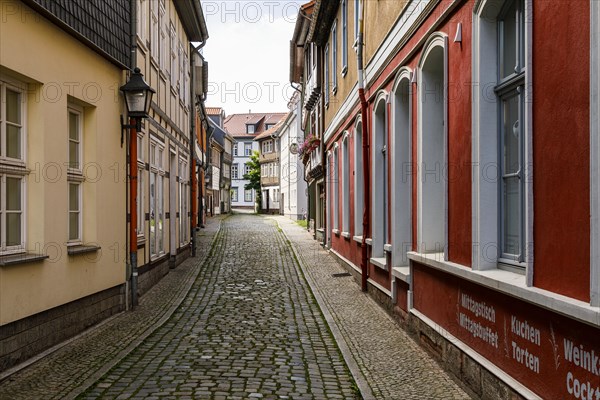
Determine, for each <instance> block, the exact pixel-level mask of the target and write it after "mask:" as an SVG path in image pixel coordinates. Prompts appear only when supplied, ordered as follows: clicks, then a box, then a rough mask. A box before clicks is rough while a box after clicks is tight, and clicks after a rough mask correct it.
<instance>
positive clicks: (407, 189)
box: [390, 67, 413, 268]
mask: <svg viewBox="0 0 600 400" xmlns="http://www.w3.org/2000/svg"><path fill="white" fill-rule="evenodd" d="M412 77H413V72H412V70H410V68H408V67H402V68H401V69H400V71H399V72H398V74H397V76H396V79H395V82H394V85H393V88H392V98H391V100H392V134H391V135H390V151H391V152H390V161H391V167H390V168H391V182H392V188H391V195H392V196H391V204H392V205H393V207H392V209H391V210H390V211H391V213H392V227H391V228H392V230H391V232H392V267H393V268H399V267H406V266H408V265H409V260H408V255H407V252H409V251H411V250H412V175H413V163H412V132H413V130H412V122H413V121H412V112H413V106H412V104H413V102H412V99H413V90H412V84H411V81H412ZM405 90H407V93H403V91H405ZM404 95H407V97H408V98H407V99H406V100H407V101H408V105H407V104H405V103H404V102H403V98H402V97H403V96H404Z"/></svg>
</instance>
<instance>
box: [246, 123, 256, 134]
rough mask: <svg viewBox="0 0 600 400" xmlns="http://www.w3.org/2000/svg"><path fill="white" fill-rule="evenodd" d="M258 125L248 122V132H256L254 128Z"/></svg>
mask: <svg viewBox="0 0 600 400" xmlns="http://www.w3.org/2000/svg"><path fill="white" fill-rule="evenodd" d="M255 128H256V127H255V126H254V125H253V124H247V125H246V133H254V129H255Z"/></svg>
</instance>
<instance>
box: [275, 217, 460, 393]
mask: <svg viewBox="0 0 600 400" xmlns="http://www.w3.org/2000/svg"><path fill="white" fill-rule="evenodd" d="M273 219H274V220H276V221H277V223H278V224H279V226H280V227H281V229H282V230H283V232H284V233H285V235H286V236H287V237H288V238H289V240H290V242H291V243H292V244H293V246H294V248H295V252H296V254H297V256H298V259H299V260H300V265H301V267H302V270H303V272H304V274H305V277H306V279H307V281H308V282H309V284H310V286H311V288H312V290H313V292H314V295H315V297H316V299H317V300H318V302H319V305H320V306H321V308H322V310H323V313H324V315H325V316H326V318H327V320H328V322H329V325H330V326H331V330H332V332H333V334H334V336H335V338H336V340H337V342H338V345H339V347H340V348H341V349H342V351H343V353H344V356H345V358H346V361H347V363H348V365H349V366H350V368H351V370H352V372H353V374H354V376H355V379H356V382H357V384H358V386H359V387H360V389H361V392H362V393H363V395H364V397H365V398H377V399H386V400H387V399H399V400H408V399H470V398H471V397H470V396H469V394H467V393H466V392H465V391H463V389H461V387H460V386H458V385H457V384H456V383H455V381H454V380H452V379H451V378H450V377H449V375H448V374H447V373H446V372H444V370H443V369H442V368H441V367H440V366H439V365H438V364H437V363H436V362H435V361H434V360H433V359H432V358H431V357H430V356H429V355H428V354H427V353H426V352H425V351H424V350H423V349H421V348H420V347H419V346H418V344H416V343H415V342H414V341H413V340H412V339H411V338H410V337H409V336H408V334H406V332H404V330H402V328H400V327H399V326H398V325H397V324H396V323H395V322H394V321H393V320H392V319H391V318H390V317H389V316H388V314H387V313H386V312H385V311H384V310H383V309H382V308H381V307H380V306H379V305H378V304H377V303H376V302H375V301H374V300H372V299H371V298H370V297H369V296H368V295H367V294H365V293H362V292H361V290H360V286H359V285H357V284H356V283H355V281H354V280H353V278H352V277H350V276H346V277H337V278H334V277H333V274H336V273H343V272H345V270H344V269H343V267H342V266H340V265H339V264H338V263H337V261H336V260H335V259H334V258H333V257H332V256H331V255H329V253H328V252H327V251H326V250H324V249H323V248H322V247H321V246H320V244H319V243H318V242H316V241H315V240H313V239H312V237H311V235H310V234H309V233H308V232H307V231H306V229H305V228H301V227H300V226H299V225H298V224H296V223H295V222H293V221H290V220H289V219H287V218H284V217H273Z"/></svg>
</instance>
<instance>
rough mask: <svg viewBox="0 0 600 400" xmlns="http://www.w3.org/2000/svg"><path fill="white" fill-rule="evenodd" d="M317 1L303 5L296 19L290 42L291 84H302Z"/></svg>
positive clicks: (313, 0)
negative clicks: (307, 44)
mask: <svg viewBox="0 0 600 400" xmlns="http://www.w3.org/2000/svg"><path fill="white" fill-rule="evenodd" d="M314 8H315V0H312V1H309V2H308V3H306V4H304V5H302V7H300V10H299V11H298V18H296V26H295V28H294V34H293V36H292V40H290V82H296V83H299V82H300V76H301V75H302V70H303V68H304V45H305V43H306V36H307V35H308V31H309V29H310V24H311V20H312V15H313V11H314Z"/></svg>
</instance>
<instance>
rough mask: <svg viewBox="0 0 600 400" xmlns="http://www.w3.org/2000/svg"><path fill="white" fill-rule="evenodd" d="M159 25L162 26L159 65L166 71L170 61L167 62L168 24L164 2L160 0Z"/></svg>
mask: <svg viewBox="0 0 600 400" xmlns="http://www.w3.org/2000/svg"><path fill="white" fill-rule="evenodd" d="M158 25H159V27H160V35H159V36H160V37H159V39H158V40H159V46H158V47H159V49H158V50H159V55H158V62H159V66H160V70H161V71H163V72H165V71H166V69H167V65H169V63H168V62H167V46H168V43H167V32H166V29H167V26H166V21H165V8H164V3H162V2H159V19H158Z"/></svg>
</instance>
